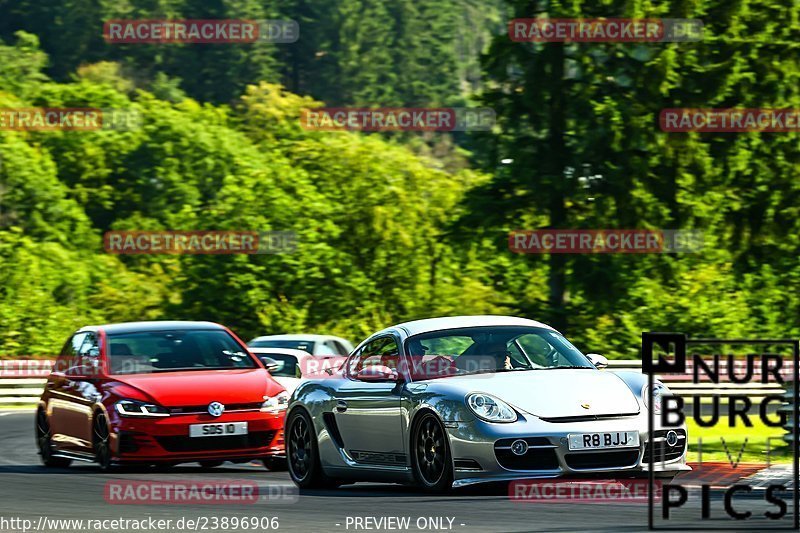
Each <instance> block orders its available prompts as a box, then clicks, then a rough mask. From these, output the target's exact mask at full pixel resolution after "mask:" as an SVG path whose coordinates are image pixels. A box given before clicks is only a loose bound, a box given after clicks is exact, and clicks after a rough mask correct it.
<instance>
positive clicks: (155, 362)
mask: <svg viewBox="0 0 800 533" xmlns="http://www.w3.org/2000/svg"><path fill="white" fill-rule="evenodd" d="M108 362H109V368H110V371H111V373H112V374H144V373H150V372H170V371H179V370H216V369H228V368H255V367H256V363H255V361H253V358H252V357H250V355H248V354H247V352H245V351H244V350H243V349H242V347H241V346H239V344H238V343H237V342H236V341H235V340H234V339H233V338H232V337H231V336H230V335H228V333H226V332H225V331H221V330H172V331H144V332H137V333H120V334H116V335H114V334H112V335H109V337H108Z"/></svg>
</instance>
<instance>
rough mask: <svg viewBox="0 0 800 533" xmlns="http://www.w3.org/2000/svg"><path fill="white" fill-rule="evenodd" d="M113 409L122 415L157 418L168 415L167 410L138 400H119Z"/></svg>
mask: <svg viewBox="0 0 800 533" xmlns="http://www.w3.org/2000/svg"><path fill="white" fill-rule="evenodd" d="M114 409H116V410H117V412H118V413H119V414H120V415H122V416H128V417H139V418H159V417H163V416H169V410H168V409H166V408H165V407H161V406H160V405H156V404H154V403H147V402H140V401H139V400H120V401H118V402H117V403H115V404H114Z"/></svg>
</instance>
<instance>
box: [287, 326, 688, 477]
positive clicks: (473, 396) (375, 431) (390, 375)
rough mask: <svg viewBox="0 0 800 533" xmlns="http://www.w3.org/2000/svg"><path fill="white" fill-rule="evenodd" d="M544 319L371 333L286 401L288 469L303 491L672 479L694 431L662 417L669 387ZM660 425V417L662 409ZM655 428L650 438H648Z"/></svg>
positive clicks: (683, 461) (682, 466) (683, 465)
mask: <svg viewBox="0 0 800 533" xmlns="http://www.w3.org/2000/svg"><path fill="white" fill-rule="evenodd" d="M606 363H607V361H606V360H605V358H604V357H602V356H599V355H595V354H589V355H588V356H587V355H584V354H582V353H581V352H580V351H579V350H578V349H577V348H575V347H574V346H573V345H572V344H571V343H570V342H569V341H568V340H567V339H566V338H564V337H563V336H562V335H561V334H560V333H558V332H557V331H556V330H554V329H553V328H551V327H550V326H547V325H545V324H542V323H539V322H535V321H533V320H526V319H522V318H515V317H504V316H463V317H446V318H432V319H426V320H417V321H414V322H407V323H404V324H399V325H396V326H392V327H390V328H387V329H384V330H383V331H380V332H378V333H375V334H373V335H372V336H371V337H369V338H368V339H366V340H365V341H363V342H362V343H361V344H359V345H358V347H357V348H356V349H355V350H354V351H353V353H352V354H350V356H349V357H348V358H347V359H346V361H345V362H344V364H343V365H342V366H341V367H340V368H338V369H330V368H329V369H327V370H325V371H324V372H320V373H319V375H316V376H314V377H312V378H311V379H308V380H305V381H303V382H302V383H301V384H300V386H299V387H298V388H297V389H296V390H295V392H294V393H293V395H292V398H291V400H290V402H289V408H288V411H287V416H286V428H285V434H286V448H287V450H286V451H287V458H288V466H289V472H290V474H291V476H292V479H293V480H294V482H295V483H297V484H298V485H299V486H300V487H302V488H313V487H324V486H328V487H330V486H337V485H340V484H343V483H348V482H354V481H385V482H399V483H409V482H411V483H416V484H418V485H420V486H421V487H422V488H424V489H426V490H430V491H442V490H446V489H449V488H451V487H458V486H464V485H470V484H473V483H479V482H487V481H507V480H516V479H527V478H552V477H561V476H570V477H584V476H587V475H597V474H602V475H606V476H613V477H617V478H620V477H638V476H643V475H647V472H648V471H649V469H650V465H649V463H650V462H651V457H653V456H654V457H655V460H653V465H652V469H653V471H654V472H656V475H658V476H659V477H674V476H675V475H676V474H678V473H680V472H682V471H686V470H689V469H690V468H689V467H688V466H687V465H686V445H687V433H686V427H685V426H683V425H681V426H676V427H670V428H663V427H661V426H660V425H657V426H656V431H655V435H652V436H651V435H648V409H649V408H652V409H653V410H654V412H659V410H660V404H661V402H660V399H661V397H662V396H663V395H664V394H667V393H668V392H669V391H668V389H667V388H666V387H665V386H664V385H663V384H661V383H658V382H656V384H655V385H654V389H655V390H654V393H653V404H654V405H652V406H648V401H647V399H648V397H649V395H648V393H647V378H646V376H644V375H642V374H640V373H635V372H617V373H614V372H610V371H608V370H601V369H600V368H598V367H603V366H605V364H606ZM654 418H655V421H656V424H659V422H660V418H661V417H660V416H655V417H654ZM651 437H652V438H651Z"/></svg>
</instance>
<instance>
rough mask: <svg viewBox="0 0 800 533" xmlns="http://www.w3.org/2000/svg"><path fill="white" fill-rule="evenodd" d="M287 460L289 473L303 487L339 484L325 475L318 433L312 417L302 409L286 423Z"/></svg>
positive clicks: (290, 416) (310, 487) (329, 486)
mask: <svg viewBox="0 0 800 533" xmlns="http://www.w3.org/2000/svg"><path fill="white" fill-rule="evenodd" d="M285 438H286V460H287V463H288V465H287V466H288V467H289V475H290V476H291V477H292V481H294V482H295V483H296V484H297V486H298V487H300V488H301V489H319V488H331V487H335V486H337V484H336V483H335V482H334V481H333V480H331V479H330V478H329V477H328V476H326V475H325V472H323V471H322V465H321V464H320V460H319V448H318V447H317V435H316V433H315V432H314V424H313V423H312V422H311V417H310V416H309V415H308V413H306V412H305V411H304V410H302V409H297V410H295V411H294V412H292V414H291V415H289V420H288V421H287V423H286V435H285Z"/></svg>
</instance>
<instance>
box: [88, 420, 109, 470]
mask: <svg viewBox="0 0 800 533" xmlns="http://www.w3.org/2000/svg"><path fill="white" fill-rule="evenodd" d="M92 449H93V450H94V460H95V462H96V463H97V466H99V467H100V470H102V471H104V472H107V471H108V470H111V467H112V456H111V432H110V431H109V429H108V422H107V421H106V415H105V414H103V413H99V412H98V413H96V414H95V416H94V421H93V422H92Z"/></svg>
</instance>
